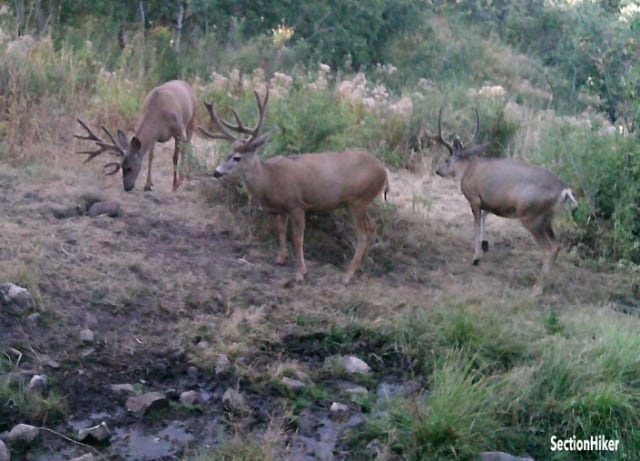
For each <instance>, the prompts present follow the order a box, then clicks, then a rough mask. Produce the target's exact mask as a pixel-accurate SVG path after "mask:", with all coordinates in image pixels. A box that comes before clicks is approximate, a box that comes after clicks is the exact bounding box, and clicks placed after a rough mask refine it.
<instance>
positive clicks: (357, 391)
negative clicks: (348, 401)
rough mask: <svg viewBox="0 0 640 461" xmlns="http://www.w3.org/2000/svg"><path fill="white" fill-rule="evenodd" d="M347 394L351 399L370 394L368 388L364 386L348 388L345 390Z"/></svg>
mask: <svg viewBox="0 0 640 461" xmlns="http://www.w3.org/2000/svg"><path fill="white" fill-rule="evenodd" d="M344 392H345V394H349V395H350V396H351V398H352V399H353V398H355V397H356V396H358V395H367V394H368V393H369V391H368V390H367V388H366V387H364V386H351V387H347V388H346V389H345V390H344Z"/></svg>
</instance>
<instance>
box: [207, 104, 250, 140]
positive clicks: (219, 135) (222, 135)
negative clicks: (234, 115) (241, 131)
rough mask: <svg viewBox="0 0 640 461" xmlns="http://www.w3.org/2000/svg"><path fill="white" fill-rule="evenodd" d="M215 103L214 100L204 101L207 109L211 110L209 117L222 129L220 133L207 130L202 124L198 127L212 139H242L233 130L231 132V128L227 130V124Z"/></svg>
mask: <svg viewBox="0 0 640 461" xmlns="http://www.w3.org/2000/svg"><path fill="white" fill-rule="evenodd" d="M213 104H214V102H213V100H211V102H206V101H204V106H205V107H206V108H207V111H208V112H209V117H210V118H211V121H212V122H213V124H214V125H215V126H216V128H218V130H220V133H212V132H211V131H209V130H207V129H206V128H204V127H202V126H199V127H198V129H199V130H200V132H201V133H202V134H204V135H206V136H207V137H209V138H212V139H224V140H226V141H231V142H236V141H240V138H238V137H237V136H234V135H233V134H232V133H231V132H229V130H227V124H226V123H225V122H223V121H221V120H220V118H219V117H218V115H217V114H216V111H215V109H214V107H213ZM229 128H230V129H233V128H232V127H229Z"/></svg>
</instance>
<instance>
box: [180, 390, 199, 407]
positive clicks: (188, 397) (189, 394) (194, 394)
mask: <svg viewBox="0 0 640 461" xmlns="http://www.w3.org/2000/svg"><path fill="white" fill-rule="evenodd" d="M201 402H202V399H201V398H200V393H199V392H198V391H193V390H192V391H184V392H183V393H182V394H180V403H181V404H183V405H191V406H193V405H198V404H200V403H201Z"/></svg>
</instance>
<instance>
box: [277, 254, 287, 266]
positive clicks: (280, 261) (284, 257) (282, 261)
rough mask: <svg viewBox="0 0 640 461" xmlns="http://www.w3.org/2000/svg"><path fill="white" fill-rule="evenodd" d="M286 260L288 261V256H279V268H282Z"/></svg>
mask: <svg viewBox="0 0 640 461" xmlns="http://www.w3.org/2000/svg"><path fill="white" fill-rule="evenodd" d="M286 259H287V258H286V256H278V257H277V258H276V264H277V265H279V266H282V265H283V264H284V262H285V260H286Z"/></svg>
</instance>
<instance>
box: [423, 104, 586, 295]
mask: <svg viewBox="0 0 640 461" xmlns="http://www.w3.org/2000/svg"><path fill="white" fill-rule="evenodd" d="M479 124H480V121H479V118H478V112H477V111H476V127H475V132H474V135H473V141H472V143H471V144H472V145H471V146H469V147H464V146H463V145H462V143H461V142H460V140H459V138H457V137H456V138H455V139H454V141H453V143H452V144H449V143H448V142H447V141H445V140H444V139H443V137H442V108H440V114H439V116H438V134H437V135H432V134H429V135H428V137H429V138H430V139H432V140H434V141H437V142H438V143H440V144H442V145H443V146H444V147H446V148H447V150H448V151H449V154H450V155H449V157H448V158H447V159H446V160H445V161H444V162H443V163H442V164H441V165H440V166H438V167H437V169H436V174H437V175H439V176H442V177H458V178H460V188H461V189H462V193H463V194H464V196H465V197H466V199H467V200H468V201H469V205H471V212H472V213H473V220H474V232H475V252H474V254H473V264H474V265H477V264H479V263H480V256H481V250H482V251H487V250H488V249H489V242H488V241H486V240H485V239H484V224H485V219H486V217H487V214H489V213H493V214H495V215H497V216H501V217H503V218H515V219H519V220H520V222H521V223H522V225H523V226H524V227H525V229H527V230H528V231H529V232H530V233H531V235H533V238H534V239H535V241H536V242H537V243H538V245H540V247H541V248H542V250H543V252H544V259H543V263H542V272H541V273H540V276H539V277H538V280H537V282H536V284H535V285H534V288H533V295H534V296H537V295H540V294H542V291H543V287H544V279H545V277H546V276H547V275H548V274H549V271H550V270H551V267H552V266H553V264H554V263H555V260H556V257H557V256H558V252H559V251H560V244H559V243H558V241H557V239H556V236H555V234H554V232H553V228H552V221H553V218H554V217H555V216H556V215H558V214H559V213H561V212H562V211H563V209H565V207H566V206H569V207H576V206H577V205H578V202H577V201H576V199H575V197H574V196H573V193H572V192H571V190H570V189H569V188H567V187H566V186H565V185H564V184H563V183H562V181H560V179H558V178H557V177H556V176H555V175H554V174H553V173H551V172H549V171H548V170H546V169H544V168H541V167H538V166H534V165H530V164H528V163H526V162H523V161H521V160H516V159H510V158H485V157H480V154H481V153H483V152H484V150H485V149H486V148H487V146H488V145H489V143H487V142H484V143H482V144H478V145H476V144H475V138H476V137H477V135H478V128H479Z"/></svg>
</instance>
